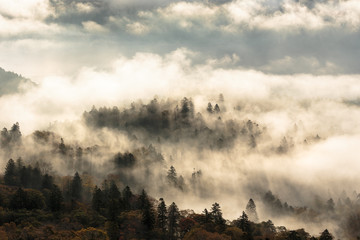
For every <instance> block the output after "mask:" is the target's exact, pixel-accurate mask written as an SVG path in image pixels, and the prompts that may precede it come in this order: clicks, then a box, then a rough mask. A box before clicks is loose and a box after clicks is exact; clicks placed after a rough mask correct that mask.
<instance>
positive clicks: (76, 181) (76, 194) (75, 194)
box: [70, 172, 82, 201]
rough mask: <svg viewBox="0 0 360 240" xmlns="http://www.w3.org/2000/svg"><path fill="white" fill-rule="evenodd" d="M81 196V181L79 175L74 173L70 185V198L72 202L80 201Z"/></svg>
mask: <svg viewBox="0 0 360 240" xmlns="http://www.w3.org/2000/svg"><path fill="white" fill-rule="evenodd" d="M81 195H82V180H81V178H80V176H79V173H78V172H76V173H75V175H74V177H73V179H72V181H71V185H70V196H71V198H72V199H74V200H78V201H81Z"/></svg>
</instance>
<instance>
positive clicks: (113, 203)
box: [107, 181, 121, 221]
mask: <svg viewBox="0 0 360 240" xmlns="http://www.w3.org/2000/svg"><path fill="white" fill-rule="evenodd" d="M120 197H121V194H120V191H119V189H118V187H117V186H116V184H115V182H114V181H111V183H110V188H109V195H108V202H107V209H108V216H109V219H110V220H111V221H115V220H116V217H117V216H118V215H119V213H120Z"/></svg>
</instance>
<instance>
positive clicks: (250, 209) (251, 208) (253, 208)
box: [245, 198, 259, 222]
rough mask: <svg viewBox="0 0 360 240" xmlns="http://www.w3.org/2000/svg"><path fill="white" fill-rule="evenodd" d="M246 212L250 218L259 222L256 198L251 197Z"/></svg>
mask: <svg viewBox="0 0 360 240" xmlns="http://www.w3.org/2000/svg"><path fill="white" fill-rule="evenodd" d="M245 213H246V214H247V215H248V217H249V220H250V221H252V222H258V221H259V218H258V215H257V212H256V205H255V202H254V200H252V198H250V200H249V202H248V204H247V205H246V210H245Z"/></svg>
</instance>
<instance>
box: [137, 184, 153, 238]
mask: <svg viewBox="0 0 360 240" xmlns="http://www.w3.org/2000/svg"><path fill="white" fill-rule="evenodd" d="M140 207H141V210H142V223H143V224H144V226H145V227H146V229H147V231H151V230H152V229H153V228H154V225H155V211H154V209H153V205H152V204H151V202H150V199H149V197H148V196H147V194H146V192H145V190H142V193H141V195H140Z"/></svg>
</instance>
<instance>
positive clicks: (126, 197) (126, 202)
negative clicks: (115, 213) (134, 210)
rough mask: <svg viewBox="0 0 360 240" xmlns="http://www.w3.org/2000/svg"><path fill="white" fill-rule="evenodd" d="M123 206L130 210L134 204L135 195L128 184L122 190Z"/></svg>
mask: <svg viewBox="0 0 360 240" xmlns="http://www.w3.org/2000/svg"><path fill="white" fill-rule="evenodd" d="M122 196H123V206H124V209H125V210H130V209H131V205H132V199H133V197H134V195H133V193H132V192H131V189H130V187H129V186H126V187H125V188H124V190H123V191H122Z"/></svg>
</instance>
